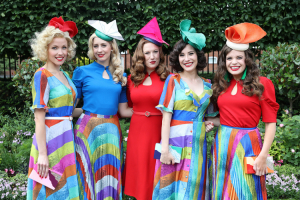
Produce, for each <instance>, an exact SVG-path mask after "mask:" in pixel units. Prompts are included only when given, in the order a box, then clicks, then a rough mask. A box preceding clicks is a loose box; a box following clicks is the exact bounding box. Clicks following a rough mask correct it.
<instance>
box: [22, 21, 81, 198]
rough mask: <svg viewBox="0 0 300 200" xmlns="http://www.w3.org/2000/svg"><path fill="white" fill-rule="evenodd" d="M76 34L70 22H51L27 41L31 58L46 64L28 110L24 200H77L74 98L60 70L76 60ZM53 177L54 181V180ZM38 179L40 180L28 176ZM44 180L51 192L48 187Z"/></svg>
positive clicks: (38, 75) (35, 83) (37, 78)
mask: <svg viewBox="0 0 300 200" xmlns="http://www.w3.org/2000/svg"><path fill="white" fill-rule="evenodd" d="M77 32H78V30H77V27H76V24H75V23H74V22H72V21H66V22H65V21H64V20H63V19H62V18H61V17H59V18H57V17H54V18H53V19H51V20H50V22H49V25H48V26H47V27H46V28H45V29H44V30H43V31H42V32H40V33H36V34H35V35H36V37H35V38H34V39H32V40H31V48H32V50H33V54H34V56H35V57H37V58H39V59H40V60H42V61H45V62H46V64H45V65H44V66H43V67H41V68H39V69H38V70H37V71H36V72H35V74H34V78H33V81H32V96H33V98H32V99H33V105H32V107H31V109H32V110H33V111H34V115H35V125H36V126H35V135H34V137H33V142H32V147H31V152H30V161H29V170H28V175H29V178H28V187H27V199H78V198H79V190H78V181H77V175H76V161H75V151H74V135H73V131H72V121H71V120H72V117H71V116H72V113H73V110H74V107H75V100H76V96H77V94H76V88H75V86H74V84H73V83H72V81H71V79H70V78H69V76H68V75H67V74H66V73H65V72H64V71H62V70H61V69H60V66H61V65H62V64H63V63H64V62H65V61H66V60H70V59H72V58H73V57H74V56H75V48H76V44H75V43H74V42H73V40H72V39H71V38H72V37H73V36H75V35H76V34H77ZM49 169H51V171H50V170H49ZM54 171H55V172H56V173H55V174H56V175H55V174H52V172H54ZM36 173H37V174H38V175H39V176H40V177H38V176H36V177H34V176H32V175H34V174H36ZM57 174H60V175H61V177H60V176H57ZM47 178H48V179H50V180H51V182H52V185H53V187H54V189H53V188H52V189H50V188H49V186H47V184H46V183H47V181H46V179H47ZM48 181H49V180H48ZM41 183H43V184H41ZM44 184H45V185H46V186H47V187H46V186H45V185H44Z"/></svg>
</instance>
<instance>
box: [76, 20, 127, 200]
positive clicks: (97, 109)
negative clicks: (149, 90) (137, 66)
mask: <svg viewBox="0 0 300 200" xmlns="http://www.w3.org/2000/svg"><path fill="white" fill-rule="evenodd" d="M88 23H89V24H90V25H91V26H93V27H94V28H95V29H96V32H95V33H94V34H92V35H91V37H90V38H89V51H88V56H89V58H90V59H92V60H95V62H93V63H92V64H90V65H86V66H82V67H78V68H76V69H75V71H74V75H73V82H74V84H75V86H76V87H77V91H78V97H79V98H83V101H84V104H83V107H82V109H83V110H84V114H82V115H81V116H80V118H79V119H78V121H77V123H76V125H75V148H76V164H77V174H78V182H79V185H80V189H81V193H80V198H81V199H91V200H94V199H106V198H108V199H122V184H121V183H122V181H121V177H122V168H123V153H122V148H123V147H122V134H121V128H120V124H119V119H118V117H117V112H118V111H119V112H120V114H121V115H122V116H124V117H130V116H131V115H132V112H131V110H130V109H128V106H127V98H126V88H125V87H123V86H125V85H126V77H124V76H123V68H122V66H121V60H120V54H119V49H118V46H117V43H116V40H115V39H118V40H123V38H122V36H121V34H120V33H119V32H118V29H117V25H116V21H113V22H111V23H109V24H106V23H105V22H102V21H98V20H89V21H88Z"/></svg>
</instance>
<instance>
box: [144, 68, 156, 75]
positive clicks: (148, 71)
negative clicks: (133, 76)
mask: <svg viewBox="0 0 300 200" xmlns="http://www.w3.org/2000/svg"><path fill="white" fill-rule="evenodd" d="M146 70H147V73H148V74H149V75H150V74H151V72H153V71H154V70H155V69H148V68H147V69H146Z"/></svg>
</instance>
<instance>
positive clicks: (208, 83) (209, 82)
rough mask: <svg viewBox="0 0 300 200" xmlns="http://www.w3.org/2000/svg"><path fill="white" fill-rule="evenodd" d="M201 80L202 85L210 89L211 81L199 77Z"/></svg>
mask: <svg viewBox="0 0 300 200" xmlns="http://www.w3.org/2000/svg"><path fill="white" fill-rule="evenodd" d="M200 78H201V79H202V80H203V84H204V85H205V86H207V87H209V88H211V80H210V79H206V78H203V77H200Z"/></svg>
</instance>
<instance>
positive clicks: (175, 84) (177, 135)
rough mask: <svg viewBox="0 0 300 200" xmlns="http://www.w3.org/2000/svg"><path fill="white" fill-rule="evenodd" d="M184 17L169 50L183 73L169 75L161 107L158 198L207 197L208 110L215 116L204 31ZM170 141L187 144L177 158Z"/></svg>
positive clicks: (171, 59) (157, 167) (156, 169)
mask: <svg viewBox="0 0 300 200" xmlns="http://www.w3.org/2000/svg"><path fill="white" fill-rule="evenodd" d="M190 25H191V21H190V20H183V21H182V22H181V23H180V30H181V36H182V39H181V40H179V41H178V42H177V43H176V44H175V46H174V49H173V51H172V52H171V54H170V65H171V66H172V67H173V69H175V70H176V71H177V72H178V73H175V74H172V75H169V76H168V78H167V80H166V81H165V86H164V89H163V93H162V95H161V98H160V101H159V105H158V106H157V108H158V109H159V110H161V111H162V112H163V120H162V130H161V132H162V140H161V157H160V160H157V162H156V166H155V177H154V191H153V198H152V199H153V200H154V199H155V200H156V199H169V198H170V199H171V198H172V199H208V189H209V187H208V183H209V182H208V165H207V156H206V155H207V154H206V152H207V141H206V133H205V123H204V116H211V117H213V116H216V115H217V114H218V113H217V112H213V107H212V106H211V104H210V97H211V95H212V90H211V84H210V83H209V81H207V80H205V79H203V78H200V77H199V76H198V70H202V69H204V68H205V67H206V58H205V56H204V52H203V51H201V50H202V48H203V47H205V36H204V35H203V34H201V33H196V30H195V29H194V28H192V29H189V28H190ZM169 145H170V146H176V147H180V148H182V153H181V159H180V161H179V163H175V160H174V157H173V155H172V154H171V153H170V151H169Z"/></svg>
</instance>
